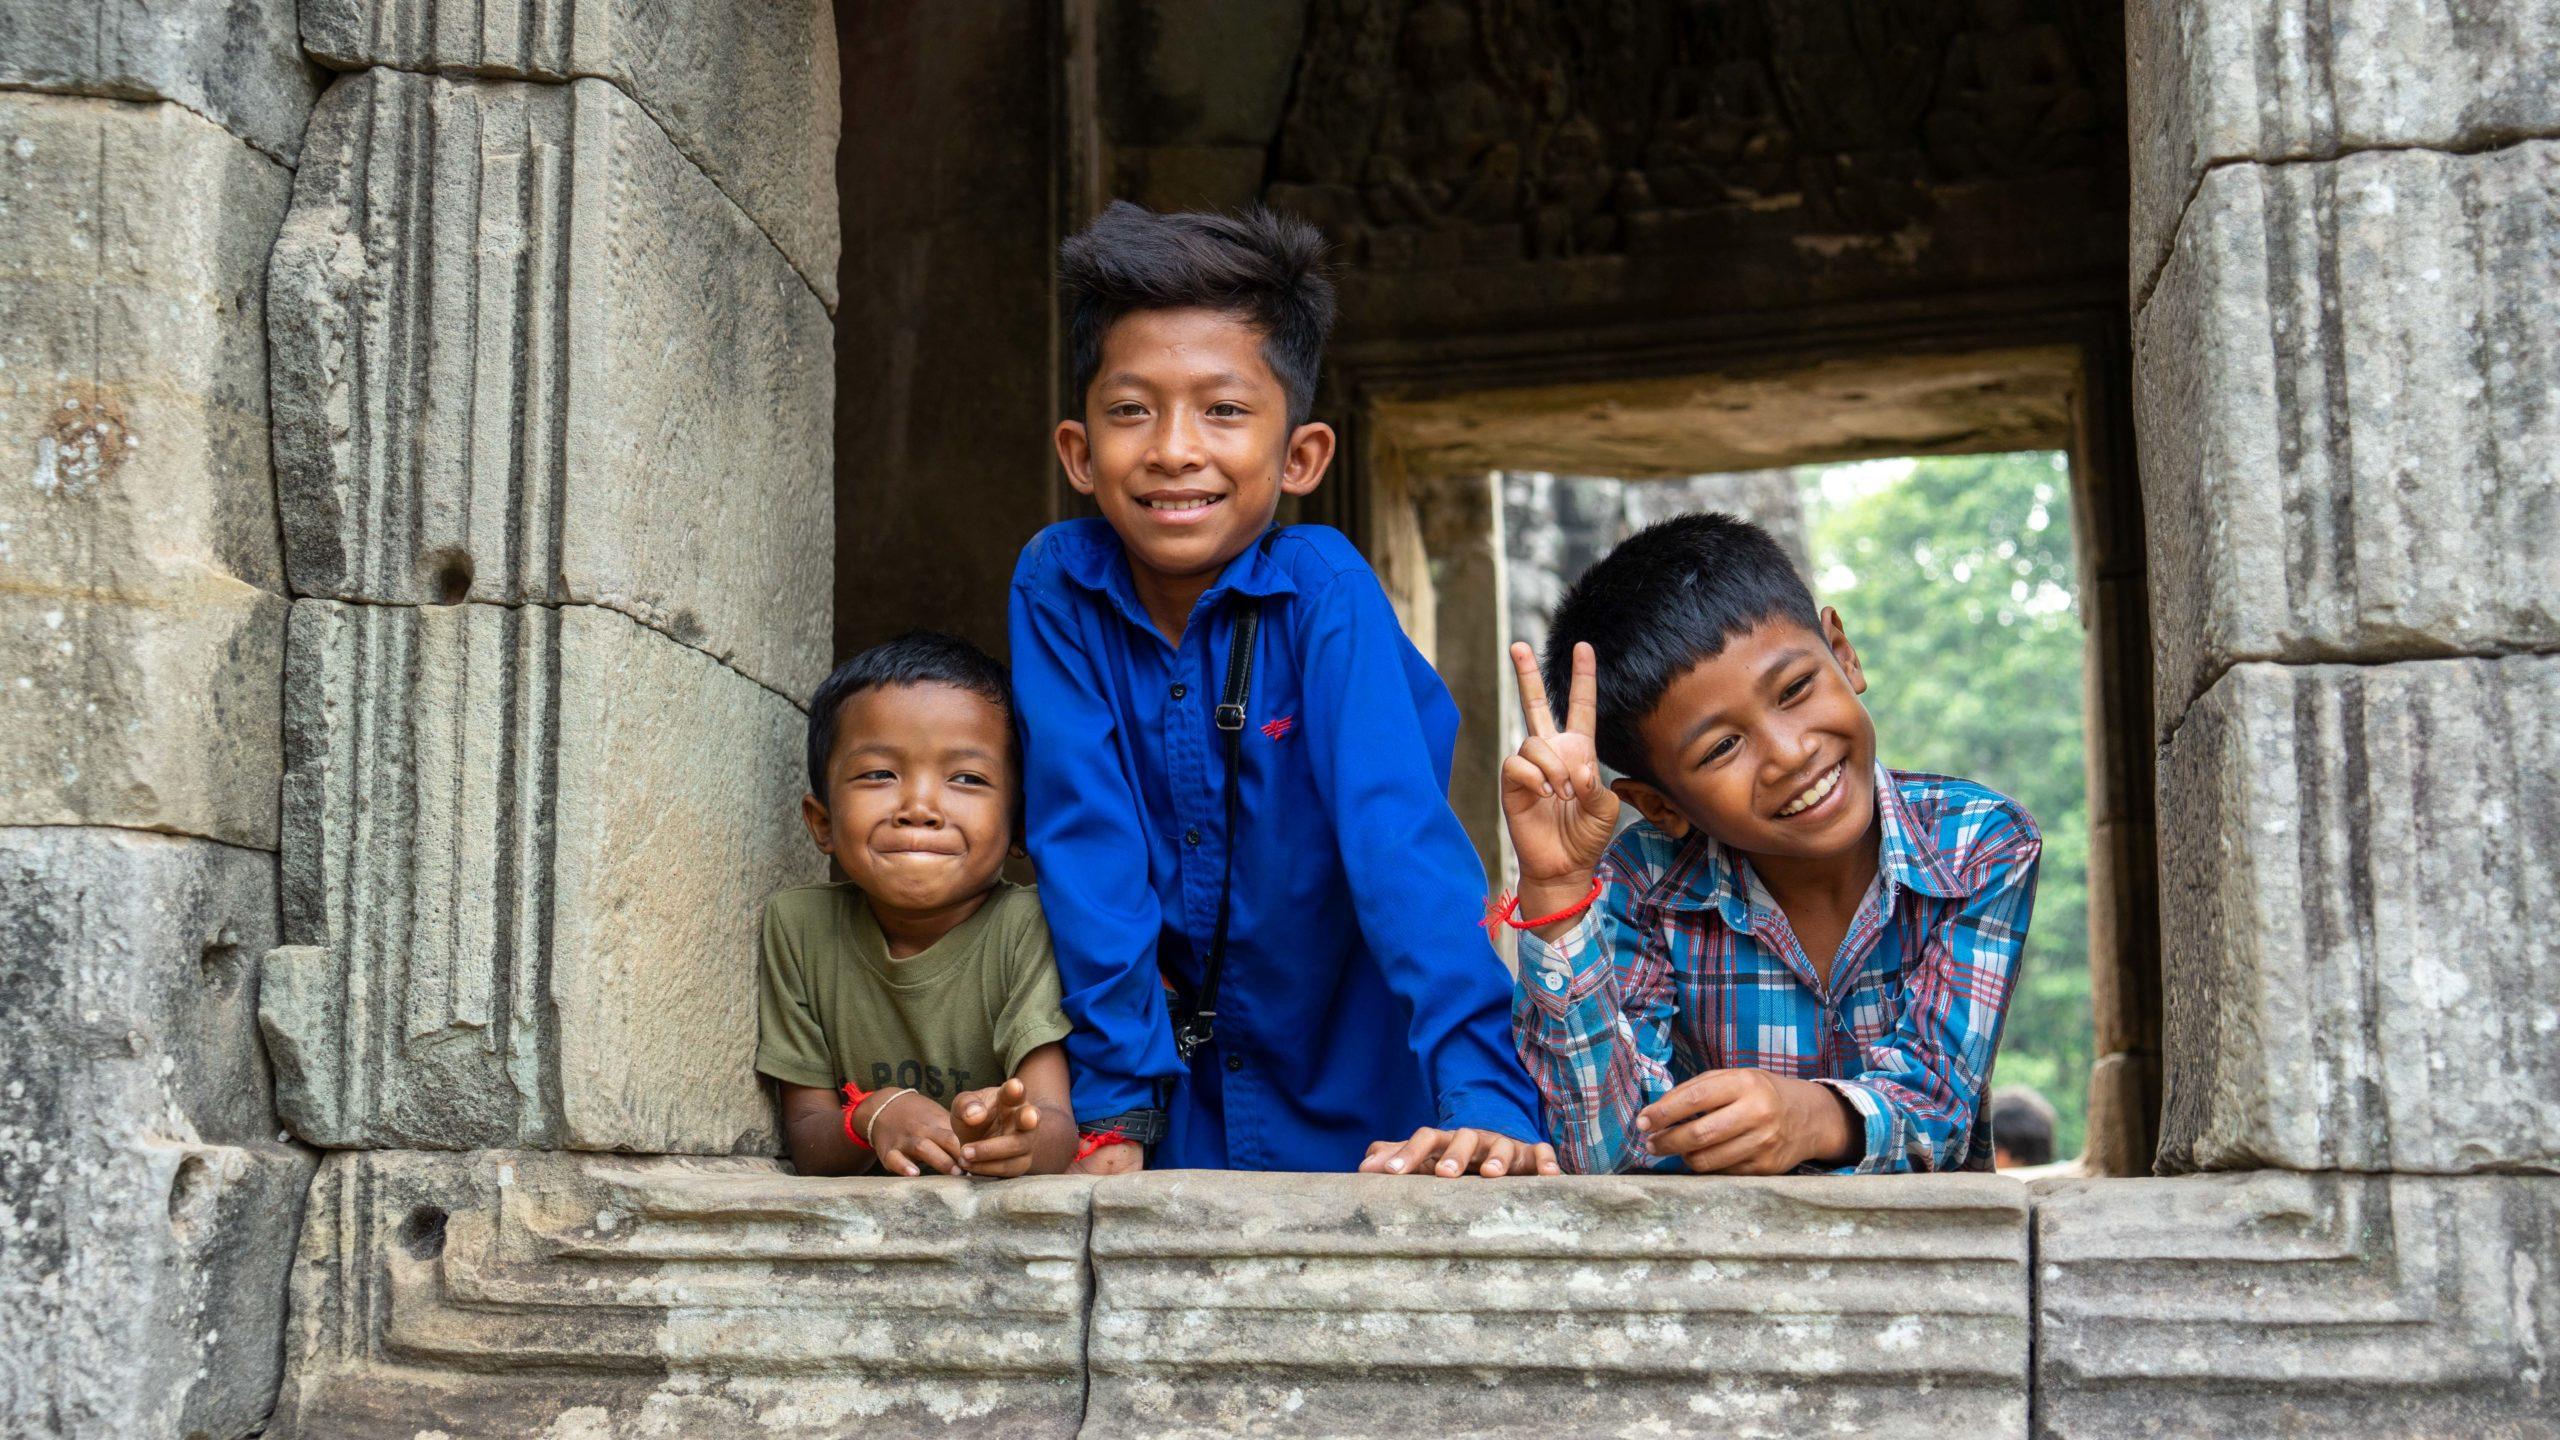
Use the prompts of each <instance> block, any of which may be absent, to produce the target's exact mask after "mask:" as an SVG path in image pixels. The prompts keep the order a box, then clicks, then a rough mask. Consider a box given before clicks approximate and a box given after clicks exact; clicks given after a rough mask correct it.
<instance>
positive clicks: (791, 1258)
mask: <svg viewBox="0 0 2560 1440" xmlns="http://www.w3.org/2000/svg"><path fill="white" fill-rule="evenodd" d="M1089 1183H1090V1182H1087V1181H1084V1180H1082V1179H1070V1178H1045V1179H1032V1180H1013V1181H1006V1182H1003V1183H1001V1184H982V1183H973V1182H970V1181H966V1180H930V1181H900V1180H879V1179H869V1180H816V1179H805V1178H802V1177H798V1176H793V1175H786V1174H784V1173H782V1172H781V1171H780V1170H779V1169H778V1168H777V1167H775V1166H774V1165H773V1164H772V1163H771V1162H769V1161H751V1160H673V1159H663V1158H659V1159H620V1158H614V1157H604V1156H581V1155H562V1154H539V1153H486V1152H484V1153H480V1154H472V1155H420V1154H414V1153H410V1154H352V1155H338V1156H332V1157H331V1158H330V1159H329V1160H328V1162H327V1163H326V1165H325V1166H324V1167H323V1168H322V1170H321V1173H320V1178H319V1181H318V1182H317V1183H316V1184H315V1185H314V1186H313V1187H312V1205H311V1219H310V1222H309V1224H308V1226H307V1227H306V1229H305V1232H304V1235H303V1244H302V1255H301V1259H300V1261H299V1263H298V1264H297V1266H296V1269H295V1277H294V1333H293V1335H292V1337H291V1341H290V1344H289V1347H288V1348H289V1353H290V1360H289V1376H288V1379H287V1381H286V1386H285V1392H284V1397H283V1400H282V1402H281V1403H280V1404H279V1406H278V1413H277V1428H276V1431H275V1432H274V1433H275V1434H276V1436H277V1437H278V1440H413V1437H415V1436H416V1435H418V1434H419V1433H420V1432H421V1427H424V1426H432V1428H433V1433H437V1434H441V1435H444V1436H447V1437H450V1440H471V1437H483V1436H489V1437H496V1436H508V1437H513V1436H526V1435H537V1434H539V1435H559V1436H569V1435H575V1436H579V1437H583V1440H625V1437H630V1440H638V1437H643V1436H646V1437H660V1436H674V1435H703V1436H710V1435H755V1436H760V1437H771V1440H791V1437H804V1436H805V1437H812V1440H814V1437H820V1436H824V1437H829V1440H833V1437H837V1436H844V1435H862V1436H877V1437H883V1440H895V1437H900V1436H908V1435H936V1436H940V1435H1003V1436H1016V1435H1021V1436H1065V1435H1071V1434H1074V1433H1075V1431H1076V1425H1077V1420H1078V1415H1079V1411H1080V1409H1081V1406H1082V1403H1083V1398H1084V1386H1083V1380H1082V1366H1083V1351H1084V1328H1085V1320H1084V1314H1085V1297H1086V1291H1087V1282H1086V1277H1085V1270H1084V1265H1083V1251H1084V1240H1085V1227H1086V1223H1087V1216H1086V1199H1087V1194H1088V1187H1089Z"/></svg>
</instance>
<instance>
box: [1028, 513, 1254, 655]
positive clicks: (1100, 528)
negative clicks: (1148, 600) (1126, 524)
mask: <svg viewBox="0 0 2560 1440" xmlns="http://www.w3.org/2000/svg"><path fill="white" fill-rule="evenodd" d="M1090 523H1091V526H1092V529H1091V530H1090V531H1088V532H1087V533H1086V534H1085V535H1083V536H1082V537H1080V538H1081V539H1082V540H1083V541H1084V543H1082V544H1077V545H1066V546H1061V547H1059V549H1060V554H1059V556H1058V560H1059V569H1060V570H1062V571H1063V572H1065V574H1066V577H1067V578H1068V579H1069V580H1071V581H1073V582H1075V583H1076V584H1077V585H1080V586H1082V587H1084V588H1085V589H1087V590H1090V591H1092V592H1093V593H1094V594H1097V595H1100V596H1103V597H1105V598H1106V599H1108V600H1110V602H1111V603H1112V604H1113V605H1114V606H1116V607H1117V608H1118V609H1119V611H1120V615H1121V618H1123V619H1125V620H1127V621H1128V622H1129V623H1130V624H1132V625H1135V626H1137V627H1138V628H1139V629H1141V630H1145V631H1148V632H1150V633H1152V632H1153V631H1154V630H1155V622H1154V621H1153V620H1152V619H1150V618H1148V616H1147V607H1146V606H1145V605H1143V604H1141V603H1139V600H1138V582H1137V580H1136V579H1135V578H1134V577H1133V576H1131V574H1130V573H1129V551H1128V549H1127V547H1125V546H1123V545H1122V544H1121V543H1120V537H1119V536H1118V535H1116V534H1113V533H1112V531H1111V527H1110V525H1109V523H1108V522H1106V521H1102V520H1095V521H1092V522H1090ZM1230 591H1232V592H1233V593H1235V594H1238V595H1251V596H1255V597H1257V598H1268V597H1270V596H1273V595H1294V594H1296V593H1297V592H1298V587H1297V586H1296V585H1295V584H1294V583H1292V582H1291V581H1290V579H1289V574H1288V572H1287V571H1286V570H1284V569H1282V568H1281V566H1280V565H1279V563H1278V562H1277V561H1275V560H1273V559H1272V558H1271V557H1270V556H1269V555H1266V554H1264V553H1263V549H1262V544H1261V542H1260V540H1259V539H1257V540H1256V541H1255V543H1253V544H1251V545H1248V546H1246V547H1245V549H1244V553H1243V554H1241V555H1238V556H1237V557H1236V558H1234V559H1233V560H1230V561H1228V562H1227V566H1226V568H1225V569H1224V570H1221V571H1219V572H1218V579H1217V582H1216V583H1215V584H1213V585H1211V586H1210V587H1209V588H1208V589H1207V590H1205V591H1203V592H1201V596H1200V602H1199V603H1200V604H1202V605H1207V604H1210V603H1212V602H1215V601H1216V600H1218V599H1219V598H1221V597H1222V596H1224V595H1226V594H1227V593H1228V592H1230Z"/></svg>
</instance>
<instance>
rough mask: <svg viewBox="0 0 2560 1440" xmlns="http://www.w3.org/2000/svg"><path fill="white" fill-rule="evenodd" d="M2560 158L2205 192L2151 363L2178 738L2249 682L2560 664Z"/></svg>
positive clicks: (2555, 147) (2231, 180)
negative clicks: (2196, 713)
mask: <svg viewBox="0 0 2560 1440" xmlns="http://www.w3.org/2000/svg"><path fill="white" fill-rule="evenodd" d="M2555 208H2560V142H2532V143H2526V144H2519V145H2514V146H2511V147H2508V148H2506V149H2502V150H2495V151H2491V152H2488V153H2485V154H2479V155H2443V154H2436V153H2432V152H2428V151H2404V152H2395V153H2386V154H2360V155H2353V156H2349V157H2348V158H2346V159H2343V160H2338V161H2334V162H2324V163H2307V164H2299V165H2285V166H2257V165H2242V166H2232V167H2228V168H2225V169H2220V170H2216V171H2214V172H2213V173H2212V174H2211V175H2209V176H2207V177H2206V179H2205V181H2204V184H2203V188H2202V189H2201V190H2200V191H2199V192H2198V193H2197V196H2196V200H2195V203H2194V205H2193V206H2192V207H2191V208H2190V209H2189V211H2188V214H2187V217H2186V221H2185V224H2184V225H2183V226H2182V227H2181V228H2180V230H2179V232H2178V241H2177V250H2176V253H2175V256H2174V257H2173V258H2172V259H2171V261H2170V263H2169V266H2168V269H2167V271H2166V272H2165V273H2164V275H2163V276H2162V278H2161V282H2160V287H2159V290H2158V292H2157V293H2156V294H2154V295H2153V296H2152V298H2151V301H2150V303H2149V304H2148V305H2147V306H2146V307H2145V308H2144V309H2143V311H2142V314H2141V318H2140V321H2139V324H2138V326H2137V333H2136V336H2135V353H2136V355H2137V357H2138V358H2137V361H2136V368H2137V374H2136V405H2137V409H2138V413H2139V417H2140V422H2141V433H2142V446H2143V451H2142V480H2143V491H2144V497H2143V512H2144V515H2145V517H2146V520H2147V524H2148V528H2149V530H2150V566H2151V578H2152V594H2151V603H2152V613H2153V614H2154V615H2155V616H2157V617H2160V623H2159V624H2158V625H2157V626H2156V627H2155V630H2154V643H2155V646H2156V649H2157V653H2158V657H2159V668H2158V675H2157V677H2156V685H2155V695H2156V704H2157V709H2158V714H2159V721H2160V728H2161V734H2162V735H2163V736H2164V737H2165V736H2167V735H2168V734H2169V732H2170V730H2171V728H2172V727H2173V725H2174V724H2175V722H2176V719H2177V716H2178V715H2179V713H2180V712H2181V711H2183V710H2184V709H2185V708H2186V707H2187V705H2188V704H2190V703H2192V701H2193V700H2194V699H2195V697H2196V696H2197V695H2198V694H2200V693H2201V692H2202V691H2203V689H2204V688H2205V687H2206V686H2207V685H2210V684H2211V683H2213V679H2214V677H2215V676H2216V675H2218V674H2219V673H2221V671H2222V669H2223V668H2224V667H2226V666H2228V665H2230V664H2233V663H2235V662H2239V661H2245V660H2288V661H2312V660H2355V661H2370V660H2381V659H2394V658H2404V657H2420V656H2428V655H2446V654H2478V653H2482V652H2494V651H2503V650H2537V649H2538V650H2549V649H2552V648H2555V647H2560V548H2555V547H2553V546H2550V545H2546V544H2544V543H2542V537H2544V536H2546V535H2549V534H2552V533H2555V532H2560V327H2555V326H2554V325H2553V324H2552V323H2551V318H2550V305H2551V293H2550V292H2551V277H2552V276H2554V275H2560V227H2555V226H2554V225H2552V223H2551V215H2552V213H2553V211H2554V210H2555Z"/></svg>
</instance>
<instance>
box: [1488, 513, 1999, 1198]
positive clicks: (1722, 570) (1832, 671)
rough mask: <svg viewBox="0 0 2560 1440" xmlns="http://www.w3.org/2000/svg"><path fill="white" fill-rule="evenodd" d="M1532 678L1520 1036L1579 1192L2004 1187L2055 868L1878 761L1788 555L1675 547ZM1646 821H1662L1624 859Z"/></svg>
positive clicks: (1974, 802)
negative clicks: (2003, 1079)
mask: <svg viewBox="0 0 2560 1440" xmlns="http://www.w3.org/2000/svg"><path fill="white" fill-rule="evenodd" d="M1511 655H1512V662H1513V664H1514V666H1515V667H1516V668H1517V670H1518V672H1519V681H1520V700H1521V708H1522V710H1523V711H1524V712H1525V713H1526V714H1527V717H1528V724H1529V736H1528V738H1527V739H1526V740H1524V741H1523V742H1521V746H1520V750H1519V753H1517V754H1515V755H1513V756H1511V757H1510V758H1508V759H1507V760H1505V761H1504V762H1503V768H1502V804H1503V812H1504V816H1505V818H1506V820H1507V821H1508V823H1509V825H1510V829H1511V838H1512V844H1513V847H1514V849H1515V850H1516V851H1517V853H1518V855H1519V859H1520V891H1519V894H1518V896H1517V898H1516V900H1514V901H1511V902H1506V904H1507V907H1508V908H1506V909H1505V910H1504V911H1503V912H1502V916H1503V918H1504V919H1505V920H1507V921H1509V922H1510V923H1512V924H1513V925H1515V926H1516V927H1518V928H1520V929H1521V931H1522V934H1521V937H1520V975H1519V983H1518V988H1517V992H1516V994H1515V996H1514V999H1513V1003H1512V1030H1513V1035H1514V1038H1515V1040H1516V1041H1517V1043H1518V1045H1519V1048H1520V1056H1521V1059H1522V1060H1523V1061H1525V1062H1526V1063H1527V1065H1528V1069H1529V1074H1530V1076H1531V1077H1532V1078H1533V1079H1535V1080H1536V1081H1537V1084H1538V1088H1539V1090H1540V1092H1541V1094H1542V1095H1543V1097H1544V1099H1545V1101H1546V1106H1547V1112H1548V1118H1549V1122H1550V1124H1549V1128H1550V1129H1551V1130H1552V1131H1553V1133H1554V1136H1555V1139H1556V1142H1557V1148H1558V1149H1559V1151H1560V1152H1561V1153H1562V1155H1563V1159H1564V1164H1565V1167H1566V1168H1567V1169H1570V1170H1573V1171H1576V1172H1579V1173H1583V1174H1606V1173H1610V1172H1613V1171H1620V1170H1635V1169H1657V1170H1669V1169H1678V1168H1682V1167H1686V1168H1687V1169H1689V1170H1693V1171H1697V1172H1699V1173H1702V1174H1703V1173H1730V1174H1745V1175H1775V1174H1786V1173H1789V1172H1793V1171H1839V1172H1842V1173H1856V1174H1873V1173H1884V1172H1898V1171H1915V1170H1958V1169H1979V1170H1987V1169H1989V1168H1990V1153H1991V1147H1990V1126H1989V1124H1988V1120H1987V1117H1986V1116H1985V1113H1984V1110H1983V1098H1984V1094H1985V1091H1986V1090H1987V1088H1988V1086H1989V1084H1990V1075H1991V1060H1992V1054H1993V1052H1994V1051H1995V1050H1996V1049H1997V1048H1998V1045H1999V1041H2000V1023H2001V1019H2002V1016H2003V1015H2004V1014H2005V1013H2006V1012H2007V1010H2008V1006H2009V995H2010V992H2011V989H2012V987H2013V985H2014V983H2015V981H2016V979H2017V970H2018V956H2019V951H2020V949H2021V948H2022V947H2023V946H2024V945H2025V943H2026V938H2027V921H2028V917H2029V915H2030V913H2031V912H2032V910H2033V909H2034V904H2035V886H2036V863H2037V858H2038V856H2039V855H2040V853H2041V852H2042V848H2043V842H2042V840H2041V838H2040V837H2039V836H2038V834H2037V832H2036V827H2035V822H2034V821H2033V820H2031V819H2029V818H2028V816H2027V813H2026V811H2024V810H2023V809H2021V808H2019V806H2018V805H2017V803H2016V802H2015V801H2012V800H2009V799H2007V798H2005V797H2003V796H2001V795H1998V794H1995V793H1993V792H1992V791H1990V790H1988V789H1985V788H1984V787H1982V786H1980V785H1976V784H1974V783H1972V782H1971V781H1967V780H1957V779H1952V778H1949V777H1947V776H1942V775H1920V774H1910V773H1905V772H1902V771H1897V770H1888V769H1886V768H1885V767H1884V766H1883V765H1881V764H1879V763H1878V762H1877V760H1876V734H1875V722H1874V721H1873V720H1872V719H1871V718H1869V716H1868V714H1867V710H1866V707H1865V706H1864V705H1863V704H1861V703H1859V700H1858V696H1859V695H1860V694H1861V693H1862V692H1864V691H1865V689H1866V688H1867V684H1866V676H1865V674H1864V673H1863V672H1862V671H1861V670H1860V669H1859V665H1858V653H1857V651H1856V650H1855V649H1853V648H1852V647H1851V646H1850V644H1849V637H1848V634H1847V632H1846V631H1845V630H1844V629H1843V628H1842V625H1841V622H1840V615H1839V612H1838V611H1836V610H1833V609H1831V608H1829V607H1827V606H1826V607H1823V608H1821V609H1819V610H1817V609H1816V608H1815V606H1814V603H1813V596H1812V593H1811V592H1810V591H1809V590H1808V589H1807V588H1806V587H1805V583H1804V580H1803V577H1801V576H1799V575H1798V574H1797V573H1796V570H1795V567H1794V565H1793V564H1792V563H1791V562H1790V561H1789V560H1788V559H1787V556H1786V552H1785V551H1783V550H1781V549H1780V548H1779V547H1778V545H1777V542H1775V541H1774V540H1772V539H1771V538H1770V537H1769V535H1768V534H1767V532H1765V531H1763V530H1761V529H1760V528H1759V527H1757V526H1755V525H1751V524H1748V523H1746V522H1744V521H1740V520H1737V519H1734V518H1733V517H1731V516H1727V515H1689V516H1683V517H1681V518H1679V519H1675V520H1668V521H1664V522H1663V523H1661V524H1659V525H1656V526H1653V527H1652V528H1650V529H1647V530H1645V531H1643V532H1642V533H1640V534H1638V535H1636V536H1634V537H1633V538H1631V539H1629V540H1628V541H1627V542H1626V543H1624V544H1622V545H1620V546H1619V547H1618V548H1617V549H1616V550H1614V551H1612V552H1610V554H1609V555H1608V556H1607V558H1605V559H1603V560H1602V561H1600V563H1599V564H1597V565H1594V566H1593V567H1591V569H1590V571H1589V572H1588V573H1586V574H1585V575H1584V576H1583V577H1582V579H1581V580H1580V581H1578V582H1577V583H1576V584H1575V585H1574V587H1573V589H1572V590H1571V591H1570V592H1569V593H1567V595H1566V596H1565V599H1564V603H1563V604H1562V605H1561V606H1560V607H1559V608H1558V609H1557V611H1556V618H1555V625H1554V627H1553V630H1552V632H1551V635H1550V638H1549V641H1548V650H1547V657H1546V674H1545V675H1544V676H1543V677H1542V676H1541V675H1540V673H1539V668H1538V665H1537V661H1536V657H1535V656H1534V655H1532V654H1531V652H1530V649H1529V647H1528V646H1526V645H1521V644H1515V645H1513V646H1512V647H1511ZM1550 686H1553V687H1554V688H1557V689H1563V690H1565V691H1566V692H1567V697H1568V698H1567V703H1566V710H1565V721H1564V725H1563V726H1562V728H1561V729H1559V728H1558V726H1557V725H1556V723H1555V719H1554V716H1553V713H1552V712H1551V711H1550V710H1549V708H1548V705H1547V695H1548V693H1549V687H1550ZM1603 763H1605V764H1607V765H1608V766H1609V767H1610V768H1611V769H1613V770H1615V771H1617V772H1619V773H1620V775H1621V776H1622V777H1623V778H1620V779H1618V780H1615V781H1613V782H1611V783H1610V784H1608V785H1606V786H1604V785H1603V784H1602V783H1601V778H1600V769H1599V767H1600V765H1601V764H1603ZM1622 798H1623V799H1624V801H1625V802H1626V803H1629V804H1632V805H1634V806H1635V808H1636V809H1637V810H1638V811H1639V812H1640V813H1641V814H1642V815H1643V816H1644V819H1643V822H1642V823H1639V824H1636V825H1633V826H1630V827H1629V828H1628V829H1627V830H1626V832H1625V833H1624V834H1616V827H1617V819H1618V810H1619V803H1620V800H1621V799H1622ZM1613 835H1615V839H1614V841H1613V840H1612V836H1613Z"/></svg>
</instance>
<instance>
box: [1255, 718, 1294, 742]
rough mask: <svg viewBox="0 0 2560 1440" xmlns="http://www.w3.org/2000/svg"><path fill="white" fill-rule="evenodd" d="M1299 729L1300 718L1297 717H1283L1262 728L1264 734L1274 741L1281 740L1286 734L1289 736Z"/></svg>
mask: <svg viewBox="0 0 2560 1440" xmlns="http://www.w3.org/2000/svg"><path fill="white" fill-rule="evenodd" d="M1297 728H1298V717H1297V716H1295V715H1283V716H1281V717H1280V718H1279V719H1277V720H1274V721H1272V722H1270V723H1269V724H1267V725H1264V726H1263V727H1262V733H1263V734H1265V735H1268V736H1270V737H1271V738H1272V739H1274V740H1277V739H1279V738H1280V737H1281V736H1283V735H1286V734H1288V733H1289V732H1290V731H1292V730H1295V729H1297Z"/></svg>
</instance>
